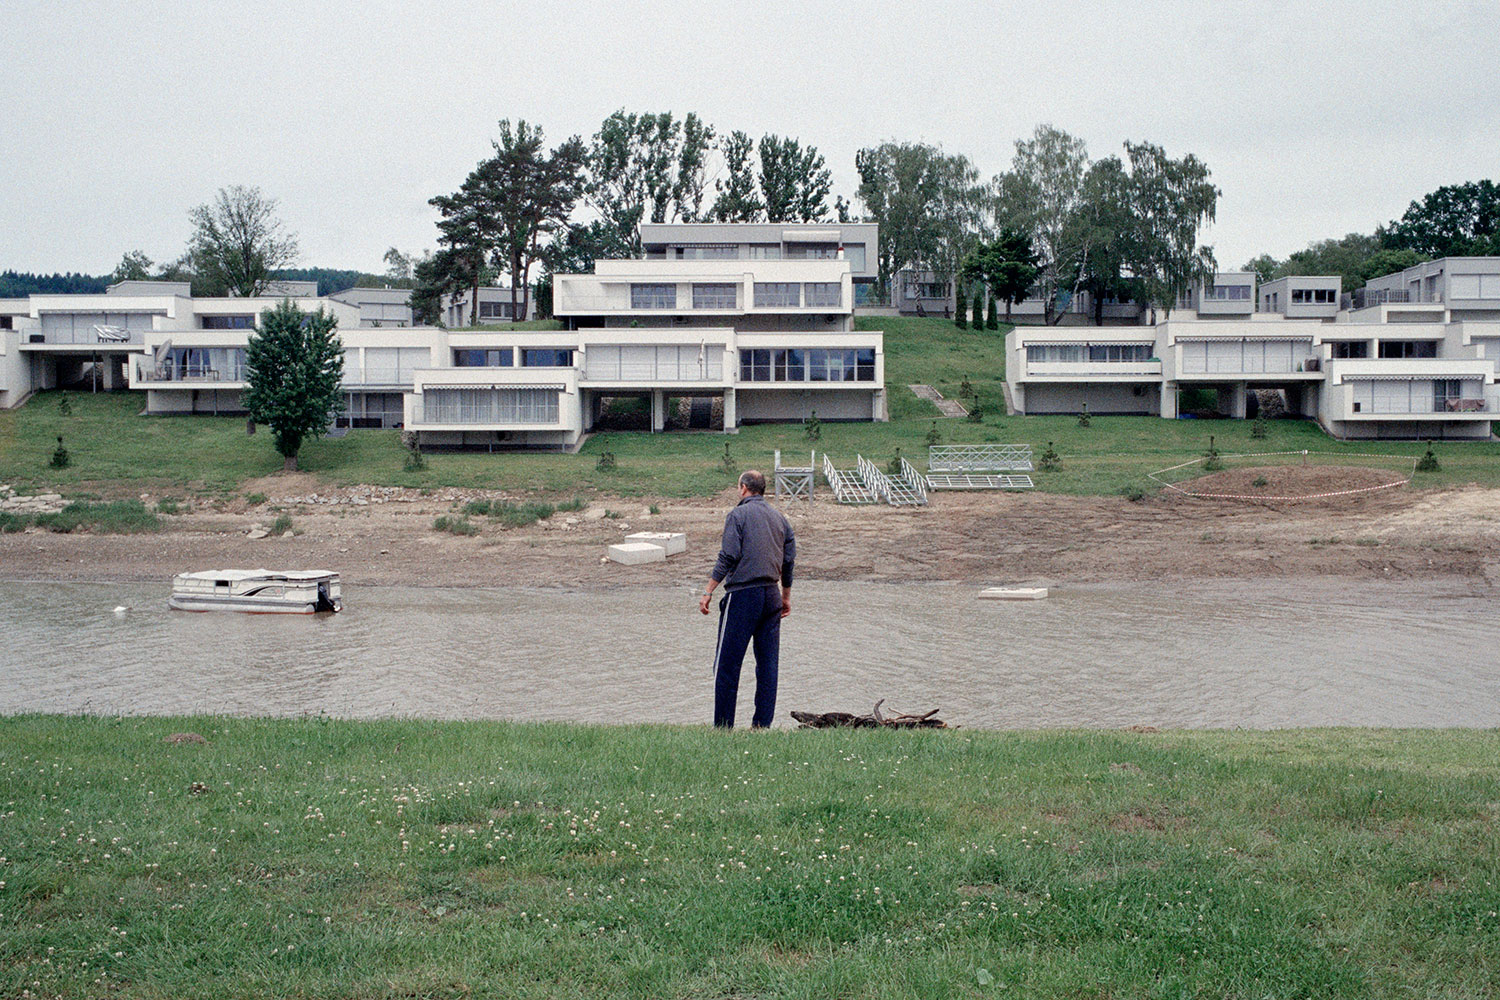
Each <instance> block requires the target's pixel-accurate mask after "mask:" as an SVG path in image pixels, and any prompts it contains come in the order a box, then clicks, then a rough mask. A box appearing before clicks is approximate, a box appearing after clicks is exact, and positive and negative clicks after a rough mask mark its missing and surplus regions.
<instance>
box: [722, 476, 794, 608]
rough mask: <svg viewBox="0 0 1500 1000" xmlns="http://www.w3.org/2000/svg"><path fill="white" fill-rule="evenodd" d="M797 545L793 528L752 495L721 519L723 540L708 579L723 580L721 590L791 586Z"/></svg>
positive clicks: (760, 498) (775, 511)
mask: <svg viewBox="0 0 1500 1000" xmlns="http://www.w3.org/2000/svg"><path fill="white" fill-rule="evenodd" d="M796 558H797V542H796V539H795V538H793V537H792V525H791V522H790V521H788V520H787V519H786V518H785V517H784V516H783V515H782V513H781V511H779V510H777V509H776V508H775V507H772V506H771V505H770V504H768V503H766V498H765V497H763V496H760V495H758V494H753V493H752V494H751V495H750V496H747V497H745V498H744V499H743V500H741V501H740V502H739V504H738V505H737V506H736V507H735V508H734V510H732V511H730V512H729V515H728V516H727V517H725V518H724V541H723V543H722V544H721V545H720V547H719V559H718V561H717V562H715V563H714V569H713V572H712V573H710V574H709V576H710V577H711V578H712V579H714V580H722V581H724V590H725V591H726V592H732V591H736V590H743V589H744V588H745V587H768V586H773V585H775V584H776V582H777V581H778V580H779V581H780V582H781V585H782V586H783V587H790V586H791V585H792V563H793V562H794V561H795V560H796Z"/></svg>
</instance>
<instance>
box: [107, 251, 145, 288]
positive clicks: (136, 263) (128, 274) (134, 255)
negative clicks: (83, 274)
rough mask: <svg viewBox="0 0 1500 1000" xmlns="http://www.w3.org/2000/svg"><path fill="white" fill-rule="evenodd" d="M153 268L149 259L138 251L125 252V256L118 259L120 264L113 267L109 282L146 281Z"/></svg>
mask: <svg viewBox="0 0 1500 1000" xmlns="http://www.w3.org/2000/svg"><path fill="white" fill-rule="evenodd" d="M153 266H155V265H154V264H153V262H152V260H151V258H150V257H147V256H146V255H145V254H144V253H142V252H141V251H139V250H127V251H126V252H125V256H124V257H121V258H120V263H119V264H117V265H115V271H114V274H111V275H110V276H109V279H110V281H112V282H114V281H147V280H149V279H150V278H151V268H152V267H153Z"/></svg>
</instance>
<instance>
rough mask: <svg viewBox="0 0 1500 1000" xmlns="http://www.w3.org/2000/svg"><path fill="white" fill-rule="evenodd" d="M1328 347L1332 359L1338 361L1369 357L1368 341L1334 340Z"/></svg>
mask: <svg viewBox="0 0 1500 1000" xmlns="http://www.w3.org/2000/svg"><path fill="white" fill-rule="evenodd" d="M1329 346H1330V347H1332V348H1333V357H1334V358H1335V359H1337V360H1339V361H1345V360H1351V359H1356V358H1368V357H1369V356H1370V342H1369V341H1368V340H1336V341H1334V342H1333V343H1332V344H1330V345H1329Z"/></svg>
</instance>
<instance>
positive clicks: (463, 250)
mask: <svg viewBox="0 0 1500 1000" xmlns="http://www.w3.org/2000/svg"><path fill="white" fill-rule="evenodd" d="M497 132H498V138H496V139H493V140H491V143H490V145H491V152H490V155H488V156H487V157H486V158H485V159H483V160H481V161H480V162H479V163H478V164H477V165H476V167H475V168H474V170H473V171H471V172H470V174H469V176H468V177H466V178H464V180H463V182H462V183H461V184H460V185H459V187H458V189H457V190H455V191H453V192H451V193H448V194H439V195H435V196H433V197H432V198H431V199H430V204H431V205H433V206H434V207H435V208H437V209H438V212H439V215H440V218H439V220H438V223H437V225H438V240H437V243H438V249H437V250H436V252H430V251H429V252H424V253H422V254H406V253H402V252H401V251H399V250H398V249H396V248H395V247H392V248H390V249H389V250H388V251H387V252H386V254H385V257H384V262H385V264H386V265H387V271H386V273H385V274H383V275H375V274H370V273H368V272H360V271H353V270H341V269H333V268H298V267H295V266H294V265H295V264H296V263H297V258H298V247H297V241H296V238H295V236H294V235H292V234H291V233H289V232H288V231H287V230H286V227H285V226H284V224H283V223H282V222H281V220H280V219H279V218H278V217H277V215H276V207H277V203H276V201H275V200H274V199H272V198H269V197H267V196H265V195H264V194H263V193H262V192H261V191H260V190H259V189H258V188H254V187H242V186H229V187H226V188H223V189H221V190H220V191H219V192H218V194H217V196H216V198H215V200H214V201H212V202H210V203H208V204H205V205H200V206H197V207H195V208H193V209H192V210H191V211H190V213H189V215H190V218H191V220H192V223H193V233H192V236H191V238H190V239H189V242H188V245H187V247H186V248H185V249H184V252H183V253H182V255H181V256H179V257H178V258H177V259H175V260H171V261H167V262H163V263H156V262H153V261H152V260H151V259H150V258H148V257H147V256H146V255H145V254H144V253H143V252H141V251H139V250H132V251H129V252H127V253H126V254H125V255H124V257H123V258H122V260H121V262H120V265H119V266H118V267H117V268H116V269H115V271H114V272H113V273H112V274H111V275H109V276H107V277H93V276H89V275H82V274H71V273H70V274H66V275H63V274H54V275H32V274H23V273H19V272H15V271H7V272H3V273H0V296H3V297H18V296H25V295H28V294H33V293H46V292H82V291H102V290H103V285H104V284H107V283H109V282H112V281H118V280H124V279H130V278H136V279H157V280H186V281H190V282H191V284H192V288H193V293H194V294H195V295H223V294H229V293H230V292H233V293H235V294H239V295H252V294H258V293H259V292H260V291H262V290H263V289H264V288H265V287H266V285H267V283H268V282H270V281H272V280H276V279H278V278H283V279H297V278H300V279H303V280H317V281H318V282H319V294H328V293H329V292H332V291H335V290H338V289H339V288H345V287H350V286H352V285H379V284H389V285H393V286H396V287H407V288H411V289H412V295H411V302H412V307H413V311H414V314H415V317H416V318H417V319H418V321H419V322H420V321H425V322H436V321H437V318H438V302H439V300H440V298H441V297H442V295H444V294H446V293H454V292H462V291H469V292H473V291H475V290H476V289H477V288H478V287H480V286H481V285H490V284H494V283H496V281H497V279H499V278H500V277H501V276H502V275H505V276H508V277H509V279H510V281H509V284H510V287H511V290H512V297H513V301H514V305H515V312H514V313H513V315H525V312H526V307H527V304H528V299H529V298H530V296H532V295H536V296H537V297H538V305H539V307H541V311H542V312H543V313H544V314H545V313H547V312H550V304H551V303H550V298H551V295H550V291H551V277H550V276H551V275H552V274H554V273H570V272H580V271H587V270H589V269H590V268H591V267H592V265H593V262H594V261H595V260H597V259H603V258H612V257H613V258H618V257H634V256H638V255H639V254H640V235H639V226H640V224H641V223H642V222H646V221H650V222H776V223H781V222H800V223H818V222H875V223H878V224H879V226H880V241H879V247H878V260H877V261H876V265H877V268H876V269H877V272H878V275H879V281H880V284H881V286H882V287H883V288H887V289H888V288H890V284H891V280H892V278H893V277H894V275H895V274H896V273H898V272H899V271H901V270H903V269H907V268H910V269H913V270H916V271H919V272H933V273H934V274H935V275H941V276H944V277H945V278H946V276H949V275H952V276H953V277H954V280H955V281H956V283H957V284H958V286H959V287H958V288H957V289H955V291H956V292H957V294H958V296H959V297H965V296H966V295H967V294H969V293H971V292H980V291H982V292H985V293H986V294H988V295H990V296H992V297H993V298H995V299H996V300H997V301H999V302H1002V303H1005V304H1006V307H1007V314H1008V312H1009V306H1010V305H1011V304H1013V303H1018V302H1019V301H1021V299H1023V298H1026V297H1028V296H1030V295H1039V296H1040V297H1041V298H1042V299H1043V301H1044V305H1045V308H1046V318H1047V320H1048V321H1049V322H1055V321H1056V320H1057V319H1059V318H1060V317H1061V316H1062V314H1063V313H1064V312H1065V311H1066V309H1067V308H1068V306H1069V304H1070V303H1071V302H1072V301H1074V300H1075V299H1076V298H1077V296H1078V295H1080V294H1082V293H1085V292H1087V293H1089V295H1090V297H1091V299H1092V301H1093V302H1094V303H1095V305H1096V308H1099V307H1102V304H1103V303H1104V302H1105V301H1108V300H1111V299H1112V300H1115V301H1134V302H1136V303H1138V304H1139V305H1141V306H1142V308H1158V309H1162V310H1170V308H1171V307H1172V305H1173V304H1175V302H1176V300H1177V298H1178V296H1179V295H1181V293H1182V292H1184V291H1186V290H1187V289H1189V288H1191V287H1193V286H1194V285H1195V284H1196V283H1197V282H1198V281H1201V280H1202V279H1203V278H1205V277H1207V276H1208V275H1209V274H1211V273H1212V272H1213V271H1214V270H1215V269H1216V268H1217V266H1218V262H1217V261H1216V260H1215V257H1214V254H1213V249H1212V248H1211V247H1208V246H1203V245H1201V244H1200V243H1199V234H1200V231H1201V229H1202V227H1203V226H1204V225H1205V224H1206V223H1209V222H1212V221H1213V219H1214V216H1215V212H1216V209H1217V201H1218V196H1219V193H1220V192H1219V189H1218V188H1217V187H1216V186H1215V185H1214V184H1213V183H1212V180H1211V173H1210V170H1209V168H1208V165H1207V164H1206V163H1204V162H1203V161H1202V160H1200V159H1199V158H1197V157H1196V156H1194V155H1193V154H1191V153H1189V154H1186V155H1184V156H1182V157H1179V158H1173V157H1171V156H1168V155H1167V153H1166V151H1165V150H1164V149H1163V148H1162V147H1160V146H1157V145H1155V144H1153V143H1149V142H1139V143H1137V142H1130V141H1127V142H1125V143H1124V155H1123V156H1117V155H1107V156H1104V157H1101V158H1099V159H1097V160H1095V159H1091V158H1090V156H1089V153H1088V150H1087V147H1086V145H1085V144H1084V142H1083V140H1081V139H1079V138H1077V137H1074V136H1072V135H1069V134H1068V133H1067V132H1064V131H1062V130H1060V129H1057V128H1055V127H1053V126H1051V125H1046V124H1044V125H1040V126H1038V127H1037V128H1036V130H1035V131H1034V133H1033V134H1032V135H1031V136H1030V137H1028V138H1025V139H1020V140H1017V141H1016V143H1015V154H1014V156H1013V158H1012V161H1011V163H1010V165H1009V169H1007V170H1004V171H1001V172H1000V173H997V174H995V175H993V176H992V177H990V178H989V179H988V180H986V179H984V178H983V176H982V175H981V173H980V171H979V169H978V168H977V167H976V166H975V165H974V164H973V162H972V161H970V160H969V159H968V158H967V157H966V156H963V155H962V154H956V153H947V152H945V151H944V150H943V149H942V147H940V146H937V145H932V144H929V143H922V142H897V141H889V142H884V143H880V144H878V145H875V146H870V147H866V148H863V149H861V150H859V151H858V152H857V154H856V156H855V166H856V170H857V172H858V175H859V183H858V186H857V188H856V190H855V192H854V200H853V201H850V200H847V199H845V198H844V197H843V196H842V195H834V194H833V192H832V182H831V176H832V173H831V171H830V170H829V169H828V167H827V165H826V162H825V160H824V157H823V155H822V153H821V152H819V150H818V149H817V147H815V146H813V145H811V144H804V143H803V142H802V141H801V140H799V139H797V138H793V137H784V136H779V135H775V134H769V133H768V134H766V135H763V136H761V137H760V138H759V139H758V140H756V139H753V138H752V137H751V136H750V135H749V134H748V133H745V132H743V131H739V130H732V131H720V130H718V129H716V128H714V127H713V126H711V125H708V124H706V123H705V122H704V121H703V120H702V119H701V118H700V117H699V116H698V115H696V114H693V113H689V114H687V115H686V116H684V117H682V118H680V119H679V118H677V117H676V116H675V115H674V114H673V113H672V112H660V113H644V114H643V113H632V112H626V111H625V110H623V109H622V110H620V111H616V112H614V113H613V114H611V115H609V116H608V117H607V118H605V119H604V121H603V122H602V123H601V124H600V127H599V130H598V131H597V132H595V133H594V134H593V136H592V137H591V138H590V139H588V140H584V139H583V138H582V137H580V136H572V137H570V138H568V139H566V140H564V141H563V142H561V143H559V144H557V145H555V146H552V147H550V148H549V147H548V145H547V143H546V140H545V137H544V133H543V130H542V129H541V127H539V126H536V125H532V124H529V123H527V122H526V121H524V120H520V121H517V122H515V123H514V125H512V123H511V122H510V121H509V120H501V121H500V122H499V123H498V129H497ZM830 195H832V196H833V197H832V201H831V202H830V200H829V199H830ZM856 203H857V204H858V205H859V206H860V210H859V211H856V209H855V204H856ZM1486 254H1500V187H1497V185H1496V184H1495V183H1494V182H1493V181H1490V180H1480V181H1475V182H1468V183H1464V184H1455V185H1447V186H1444V187H1441V188H1439V189H1437V190H1436V191H1433V192H1431V193H1429V194H1427V195H1425V196H1424V197H1423V198H1421V199H1420V200H1415V201H1413V202H1412V203H1411V204H1410V206H1409V207H1408V209H1407V210H1406V212H1405V213H1404V214H1403V215H1402V217H1401V218H1400V219H1396V220H1393V221H1391V222H1390V223H1389V224H1387V225H1385V226H1377V227H1376V229H1375V232H1374V233H1371V234H1363V233H1350V234H1347V235H1346V236H1344V237H1342V238H1338V239H1327V240H1320V241H1316V242H1314V243H1312V244H1311V245H1309V246H1308V247H1307V248H1305V249H1303V250H1299V251H1297V252H1295V253H1292V254H1290V255H1288V256H1287V257H1286V258H1285V259H1280V260H1278V259H1277V258H1275V257H1273V256H1272V255H1270V254H1261V255H1259V256H1257V257H1255V258H1253V259H1252V260H1251V261H1249V262H1247V263H1246V265H1245V269H1246V270H1250V271H1254V272H1256V274H1257V275H1258V276H1259V277H1260V279H1261V280H1262V281H1265V280H1270V279H1272V278H1276V277H1281V276H1283V275H1288V274H1314V273H1325V274H1326V273H1333V274H1340V275H1342V276H1343V277H1344V284H1345V289H1346V290H1349V289H1351V288H1353V287H1358V285H1359V284H1360V283H1362V282H1363V281H1366V280H1369V279H1370V278H1373V277H1378V276H1380V275H1382V274H1389V273H1392V272H1394V271H1398V270H1401V269H1403V268H1405V267H1409V266H1411V265H1412V264H1414V263H1418V262H1420V261H1422V260H1427V259H1432V258H1435V257H1441V256H1461V255H1486ZM534 270H536V271H539V279H538V280H536V281H533V280H532V274H533V272H534ZM474 299H477V296H474ZM471 304H473V302H472V301H471ZM474 308H475V309H476V310H477V305H475V306H474ZM470 319H471V321H476V320H477V315H471V317H470ZM1095 319H1096V321H1102V319H1101V317H1100V316H1099V315H1098V314H1097V313H1096V316H1095Z"/></svg>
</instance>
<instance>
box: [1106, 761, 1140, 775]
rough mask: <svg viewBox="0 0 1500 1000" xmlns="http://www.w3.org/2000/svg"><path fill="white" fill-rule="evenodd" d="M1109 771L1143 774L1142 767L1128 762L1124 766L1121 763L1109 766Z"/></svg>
mask: <svg viewBox="0 0 1500 1000" xmlns="http://www.w3.org/2000/svg"><path fill="white" fill-rule="evenodd" d="M1109 769H1110V770H1111V771H1124V772H1126V773H1127V774H1140V773H1141V767H1140V765H1139V764H1132V763H1130V762H1129V761H1126V762H1125V763H1123V764H1120V763H1115V764H1111V765H1109Z"/></svg>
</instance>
